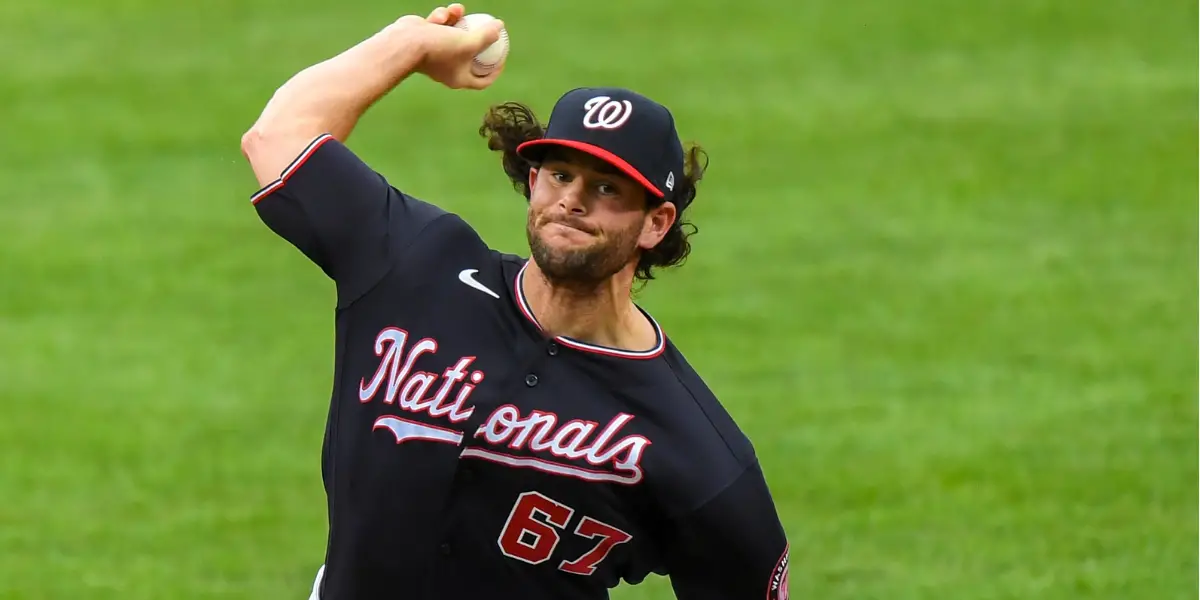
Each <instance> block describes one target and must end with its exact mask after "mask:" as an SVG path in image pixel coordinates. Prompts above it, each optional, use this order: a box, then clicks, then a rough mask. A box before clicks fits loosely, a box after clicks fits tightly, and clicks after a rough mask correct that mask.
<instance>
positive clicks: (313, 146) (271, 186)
mask: <svg viewBox="0 0 1200 600" xmlns="http://www.w3.org/2000/svg"><path fill="white" fill-rule="evenodd" d="M332 139H334V137H333V136H332V135H330V134H328V133H322V134H321V135H319V136H317V138H316V139H315V140H313V141H311V142H309V144H308V146H306V147H305V148H304V151H303V152H301V153H300V156H297V157H296V160H293V161H292V163H291V164H290V165H288V166H287V168H286V169H284V170H283V173H281V174H280V175H279V179H276V180H275V181H272V182H271V183H268V184H267V185H266V186H264V187H263V188H262V189H260V190H258V191H257V192H255V193H254V195H253V196H250V204H258V202H259V200H262V199H263V198H266V197H267V196H270V195H271V194H273V193H274V192H275V191H276V190H278V189H279V188H282V187H283V186H284V185H286V184H287V180H288V178H289V177H291V176H292V174H293V173H295V172H296V170H297V169H299V168H300V167H302V166H303V165H304V163H305V162H306V161H308V159H309V157H311V156H312V155H313V153H315V152H316V151H317V149H318V148H320V147H321V146H323V145H325V142H328V141H329V140H332Z"/></svg>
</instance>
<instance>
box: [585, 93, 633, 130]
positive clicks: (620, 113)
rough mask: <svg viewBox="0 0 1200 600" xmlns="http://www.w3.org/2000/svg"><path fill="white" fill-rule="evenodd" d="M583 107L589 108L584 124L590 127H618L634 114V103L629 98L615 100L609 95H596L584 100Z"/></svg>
mask: <svg viewBox="0 0 1200 600" xmlns="http://www.w3.org/2000/svg"><path fill="white" fill-rule="evenodd" d="M583 107H584V108H586V109H587V114H585V115H583V126H584V127H587V128H588V129H616V128H618V127H620V126H622V125H624V124H625V121H628V120H629V115H631V114H633V104H630V102H629V101H628V100H613V99H612V98H609V97H608V96H596V97H595V98H592V99H590V100H588V101H587V102H584V103H583Z"/></svg>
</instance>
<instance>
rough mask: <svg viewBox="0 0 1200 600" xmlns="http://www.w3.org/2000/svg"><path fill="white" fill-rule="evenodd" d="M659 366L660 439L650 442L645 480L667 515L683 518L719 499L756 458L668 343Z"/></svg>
mask: <svg viewBox="0 0 1200 600" xmlns="http://www.w3.org/2000/svg"><path fill="white" fill-rule="evenodd" d="M661 361H662V362H661V364H662V365H663V366H664V367H665V369H666V371H668V372H669V377H668V378H667V381H664V382H663V384H662V385H661V386H660V394H661V395H660V396H659V398H660V400H659V403H658V407H659V411H660V414H659V417H660V418H661V419H662V421H663V423H664V426H663V427H664V431H663V434H664V437H665V438H666V439H664V440H662V443H659V442H657V441H653V440H652V442H653V443H654V445H655V446H657V448H656V450H657V452H655V453H654V454H655V460H654V464H653V467H654V469H653V472H652V477H651V479H652V485H653V486H654V488H655V491H656V494H657V495H658V496H659V498H660V500H661V501H662V502H663V503H664V504H666V505H667V506H669V507H672V508H671V512H686V511H688V510H692V509H694V508H696V507H698V506H700V505H702V504H704V503H705V502H707V501H708V500H710V499H711V498H713V497H714V496H716V495H717V494H719V493H720V492H721V491H722V490H724V489H725V488H726V487H728V486H729V485H730V484H731V483H732V482H734V481H736V480H737V478H738V477H740V476H741V475H742V473H744V472H745V471H746V469H747V468H748V467H750V466H752V465H754V464H755V462H756V461H757V458H756V456H755V451H754V446H753V444H752V443H751V441H750V439H749V437H747V436H746V434H745V433H744V432H743V431H742V429H741V428H740V427H739V426H738V424H737V422H736V421H735V420H734V418H733V416H732V415H730V413H729V411H728V410H727V409H726V407H725V406H724V405H723V404H722V403H721V401H720V400H719V399H718V398H717V396H716V394H715V393H713V391H712V389H711V388H710V387H709V386H708V384H707V383H705V381H704V379H703V378H702V377H701V376H700V375H699V373H697V372H696V370H695V369H694V368H692V366H691V364H689V363H688V361H687V359H686V358H685V357H684V355H683V353H682V352H680V351H679V349H678V348H677V347H676V346H675V345H674V344H673V343H672V342H671V341H670V340H669V339H668V340H667V343H666V349H665V350H664V351H663V354H662V356H661ZM663 413H665V414H663Z"/></svg>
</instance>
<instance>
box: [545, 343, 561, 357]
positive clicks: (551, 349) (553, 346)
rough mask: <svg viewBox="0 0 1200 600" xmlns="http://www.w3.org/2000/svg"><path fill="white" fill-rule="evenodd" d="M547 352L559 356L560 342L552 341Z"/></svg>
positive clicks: (547, 347)
mask: <svg viewBox="0 0 1200 600" xmlns="http://www.w3.org/2000/svg"><path fill="white" fill-rule="evenodd" d="M546 354H549V355H550V356H558V344H555V343H554V342H550V343H549V344H548V345H547V346H546Z"/></svg>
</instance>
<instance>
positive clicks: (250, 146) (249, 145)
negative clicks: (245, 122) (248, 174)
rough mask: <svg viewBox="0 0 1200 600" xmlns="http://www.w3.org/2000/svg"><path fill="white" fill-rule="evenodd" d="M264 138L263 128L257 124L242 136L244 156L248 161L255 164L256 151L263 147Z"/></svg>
mask: <svg viewBox="0 0 1200 600" xmlns="http://www.w3.org/2000/svg"><path fill="white" fill-rule="evenodd" d="M263 137H264V135H263V131H262V128H261V127H260V126H259V125H258V124H257V123H255V124H254V125H253V126H252V127H250V129H247V130H246V133H243V134H242V156H245V157H246V160H248V161H250V162H254V155H255V150H256V149H257V148H260V147H262V143H263Z"/></svg>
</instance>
